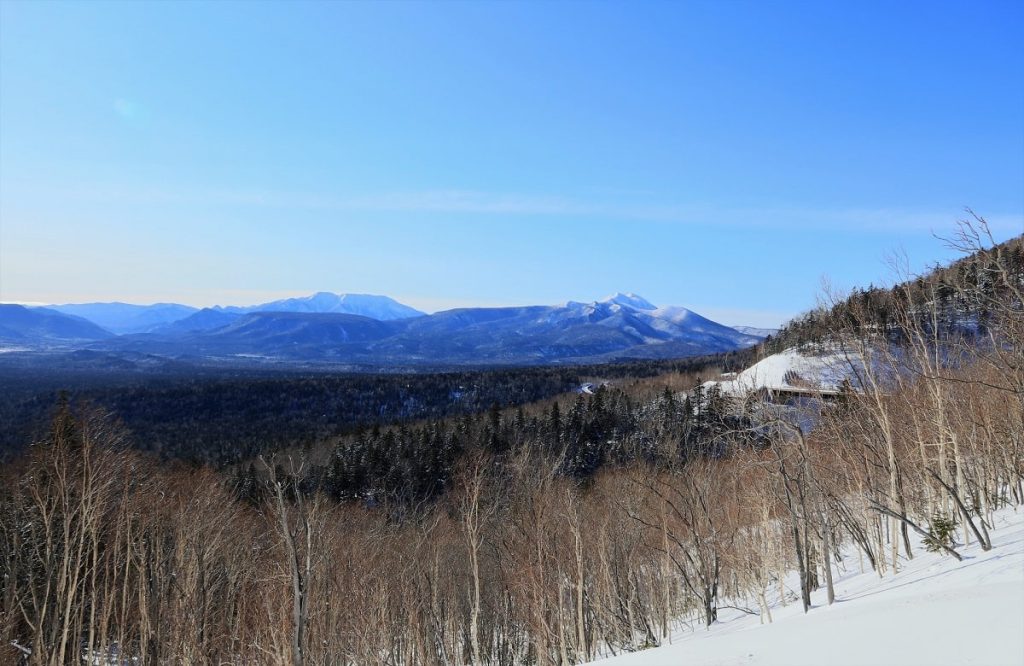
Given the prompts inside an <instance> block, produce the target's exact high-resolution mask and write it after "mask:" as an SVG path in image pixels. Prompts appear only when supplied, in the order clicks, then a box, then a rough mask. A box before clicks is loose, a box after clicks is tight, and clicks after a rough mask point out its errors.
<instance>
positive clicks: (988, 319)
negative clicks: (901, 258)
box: [765, 218, 1024, 353]
mask: <svg viewBox="0 0 1024 666" xmlns="http://www.w3.org/2000/svg"><path fill="white" fill-rule="evenodd" d="M947 244H948V245H950V246H951V247H953V248H954V249H957V250H960V251H962V252H963V253H964V254H967V255H969V256H965V257H964V258H962V259H960V260H958V261H955V262H953V263H952V264H951V265H949V266H936V267H934V268H933V269H932V270H931V271H929V272H928V274H927V275H924V276H911V275H907V274H902V275H899V276H897V277H899V278H901V281H900V282H899V283H898V284H896V285H895V286H893V287H888V288H886V287H875V286H870V287H867V288H857V289H853V290H852V291H851V293H849V294H847V295H843V296H841V297H837V296H835V295H831V300H830V302H826V303H825V304H823V305H821V306H819V307H817V308H815V309H813V310H810V311H808V312H806V313H804V314H802V315H800V316H798V317H795V318H794V319H792V320H791V321H789V322H788V323H787V324H786V325H785V326H783V327H782V328H781V329H780V330H779V332H778V333H777V334H776V335H774V336H772V338H771V339H770V340H769V341H768V342H767V344H766V345H765V350H766V352H768V353H777V352H779V351H782V350H783V349H788V348H790V347H797V346H802V345H814V344H820V343H822V342H826V341H828V340H831V339H832V337H833V333H834V332H835V331H836V330H837V329H840V328H843V329H849V328H850V327H852V326H860V327H862V328H865V329H871V330H873V331H875V332H876V333H883V332H884V334H885V337H886V338H887V339H888V340H889V342H891V343H893V344H906V343H907V342H908V340H907V338H906V327H905V322H903V321H901V320H900V317H904V318H906V317H908V316H909V317H911V318H913V319H915V326H917V327H920V328H923V329H927V330H931V329H935V330H934V333H936V334H939V335H942V336H943V337H945V338H950V337H966V338H970V339H972V340H974V341H979V340H981V341H983V340H984V338H985V337H986V336H987V335H988V330H989V327H990V326H991V325H992V323H993V321H995V320H994V317H997V316H998V314H999V313H1001V312H1002V311H1003V304H1004V303H1005V302H1007V301H1009V302H1012V301H1013V299H1014V297H1015V294H1014V289H1015V288H1017V287H1019V285H1021V284H1022V283H1024V246H1022V244H1021V242H1020V238H1019V237H1018V238H1015V239H1011V240H1009V241H1006V242H1004V243H1000V244H997V243H995V242H993V241H992V239H991V237H990V236H989V234H988V231H987V226H986V225H985V224H984V220H980V219H978V218H975V219H974V222H973V223H972V224H969V225H964V226H961V228H960V231H959V233H958V235H957V236H955V237H954V238H951V239H949V240H947ZM963 285H972V288H971V289H964V288H963ZM1004 323H1005V322H1004Z"/></svg>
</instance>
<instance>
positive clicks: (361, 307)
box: [224, 291, 424, 321]
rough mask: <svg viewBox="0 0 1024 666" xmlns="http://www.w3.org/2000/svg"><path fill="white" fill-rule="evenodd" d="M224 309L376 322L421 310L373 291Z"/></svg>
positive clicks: (323, 294) (326, 293) (321, 294)
mask: <svg viewBox="0 0 1024 666" xmlns="http://www.w3.org/2000/svg"><path fill="white" fill-rule="evenodd" d="M224 309H225V310H229V311H234V312H306V313H321V314H327V313H333V314H351V315H359V316H361V317H369V318H370V319H376V320H378V321H391V320H393V319H406V318H408V317H419V316H421V315H423V314H424V313H422V312H420V311H419V310H416V309H415V308H411V307H409V306H408V305H403V304H402V303H399V302H398V301H396V300H395V299H393V298H389V297H387V296H375V295H373V294H334V293H331V292H329V291H318V292H317V293H315V294H313V295H311V296H304V297H301V298H286V299H283V300H279V301H271V302H269V303H263V304H261V305H253V306H249V307H228V308H224Z"/></svg>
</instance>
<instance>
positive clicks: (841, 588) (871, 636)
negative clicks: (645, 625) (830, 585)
mask: <svg viewBox="0 0 1024 666" xmlns="http://www.w3.org/2000/svg"><path fill="white" fill-rule="evenodd" d="M992 537H993V546H994V547H993V548H992V550H990V551H989V552H987V553H986V552H983V551H982V550H981V548H980V547H979V546H978V545H977V544H972V545H970V546H966V547H961V548H959V549H958V550H959V552H960V553H961V554H962V555H963V562H957V561H956V560H954V559H953V558H952V557H949V556H945V557H943V556H940V555H938V554H935V553H929V552H927V551H925V550H924V549H923V548H921V547H920V546H918V547H917V548H916V549H915V550H914V555H915V556H914V559H913V560H912V561H909V562H908V561H901V564H902V569H901V570H900V571H899V573H897V574H895V575H893V574H891V573H890V574H887V575H886V577H885V578H884V579H880V578H879V576H878V574H876V573H874V572H873V571H871V570H870V569H869V570H868V572H867V573H863V574H862V573H860V569H859V566H858V561H857V560H858V558H857V557H856V555H854V554H852V553H851V554H850V556H849V557H846V558H845V563H846V567H847V569H848V570H847V571H846V572H845V573H844V572H839V573H840V578H838V579H837V580H836V583H835V587H836V603H835V604H834V605H832V606H826V605H825V601H826V599H825V590H824V588H822V589H820V590H818V591H816V592H815V593H814V595H813V603H814V604H815V606H814V608H812V609H811V611H810V613H808V614H807V615H804V613H803V611H802V608H801V605H800V603H799V601H798V600H797V601H794V602H793V603H790V604H788V605H787V606H785V607H774V608H772V616H773V619H774V620H775V621H774V623H772V624H764V625H762V624H760V621H759V619H758V617H757V616H752V615H747V614H745V613H742V612H740V611H736V610H731V609H729V610H720V611H719V618H720V621H719V623H718V624H716V625H714V626H713V627H711V629H708V630H706V629H704V628H703V627H701V626H695V627H694V628H693V630H688V629H681V630H680V631H679V632H677V634H676V635H675V636H674V637H673V643H672V644H671V645H663V646H662V647H658V648H652V649H650V650H645V651H641V652H633V653H630V654H625V655H620V656H618V657H612V658H609V659H604V660H602V661H599V662H594V663H598V664H602V666H704V665H720V666H726V665H728V666H738V665H747V664H753V665H756V666H768V665H772V666H774V665H778V666H804V665H806V666H811V665H813V666H819V665H830V666H832V665H851V666H852V665H854V664H856V665H861V664H864V665H867V664H872V665H875V664H878V665H881V664H893V665H894V666H915V665H918V664H920V665H925V664H927V665H929V666H938V665H942V664H978V665H979V666H980V665H985V666H989V665H992V666H996V665H1002V664H1008V665H1009V664H1013V665H1016V666H1021V665H1022V664H1024V509H1021V510H1019V511H1018V512H1014V511H1013V510H1012V509H1003V510H1000V511H999V512H997V513H996V529H995V530H994V531H993V532H992ZM795 582H796V581H795V580H793V581H791V583H792V584H793V588H795V587H796V585H795ZM793 588H790V589H793ZM775 596H776V604H777V603H778V601H777V597H778V595H777V594H776V595H775ZM726 603H731V602H726ZM736 605H741V604H736ZM751 605H752V606H753V607H754V608H756V604H751Z"/></svg>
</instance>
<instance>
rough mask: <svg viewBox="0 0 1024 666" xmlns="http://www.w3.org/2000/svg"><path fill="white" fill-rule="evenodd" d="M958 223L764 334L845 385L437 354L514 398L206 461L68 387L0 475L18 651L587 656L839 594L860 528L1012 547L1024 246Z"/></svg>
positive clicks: (256, 388)
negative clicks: (903, 276) (706, 387)
mask: <svg viewBox="0 0 1024 666" xmlns="http://www.w3.org/2000/svg"><path fill="white" fill-rule="evenodd" d="M955 240H956V242H958V243H959V247H960V248H961V249H962V250H963V251H964V258H963V260H961V261H960V262H958V263H957V264H954V265H953V266H952V267H950V268H949V269H948V270H939V271H934V272H932V273H930V274H928V275H925V276H922V277H921V278H920V279H919V280H918V279H916V278H915V279H914V280H911V281H904V282H901V283H900V284H898V285H897V286H896V287H894V288H892V289H890V290H886V291H885V292H884V293H883V292H881V291H877V290H868V291H865V292H857V293H855V294H854V295H853V296H851V297H849V298H844V299H837V300H836V302H835V303H833V304H831V305H830V306H829V307H828V308H823V309H822V310H821V311H820V312H818V313H816V314H813V315H811V316H809V317H808V318H805V320H801V321H810V320H813V322H814V324H813V326H812V325H810V324H807V325H805V324H804V323H800V322H797V323H794V324H793V325H791V326H789V327H787V329H785V330H784V331H783V332H782V333H781V334H780V336H779V340H778V341H769V342H768V343H767V345H766V348H765V349H762V350H760V351H759V352H754V353H766V352H767V351H768V350H771V349H772V348H773V345H782V344H786V345H791V344H796V343H799V344H802V345H803V346H804V347H805V348H807V350H808V352H810V351H811V349H812V348H813V347H815V346H818V347H829V348H832V349H842V350H844V351H845V352H846V353H847V355H848V357H849V358H851V359H854V358H855V359H859V362H858V363H856V364H854V367H853V368H852V369H853V370H854V371H855V372H856V373H857V374H858V381H857V383H856V387H853V388H851V389H850V390H848V391H845V392H844V393H843V394H842V395H841V396H840V398H839V399H838V400H835V401H833V402H830V403H828V404H827V405H823V404H822V403H821V402H820V401H814V400H811V401H809V402H808V403H807V404H790V405H785V406H784V407H785V409H781V408H780V406H779V405H773V404H771V403H769V402H767V401H765V400H764V399H761V398H759V397H757V396H754V397H751V398H749V399H746V400H736V399H727V398H725V397H723V396H721V395H719V394H717V393H715V392H714V391H710V392H704V391H702V390H697V389H696V387H697V386H698V384H699V380H700V379H704V378H707V377H706V376H703V375H705V373H707V372H708V371H709V370H710V367H708V366H696V365H695V366H689V367H687V366H676V367H670V368H655V367H653V366H643V367H650V368H651V369H652V370H653V372H651V373H649V376H637V375H643V374H645V373H644V371H641V372H636V373H635V374H632V373H634V372H635V371H634V370H629V371H626V370H625V369H624V370H623V374H622V375H621V376H619V377H618V378H617V379H613V381H612V383H611V385H610V386H605V387H603V388H601V387H600V386H598V387H596V390H595V391H594V392H593V394H588V395H575V394H574V395H564V394H563V393H562V392H563V391H564V389H565V386H566V383H567V384H575V383H577V382H579V381H582V380H585V379H588V378H597V379H601V378H604V379H608V378H612V375H613V371H611V370H609V369H608V368H601V369H586V370H584V369H577V370H557V371H550V370H545V371H540V370H538V371H528V372H526V374H527V377H528V376H530V373H532V372H536V373H537V375H536V378H535V379H532V380H531V379H528V378H525V377H521V376H519V375H517V374H516V373H517V372H519V371H504V370H497V371H493V374H487V373H484V374H482V375H476V374H470V375H468V376H451V377H447V378H446V377H444V376H424V377H421V378H420V380H421V381H422V382H424V383H423V386H424V387H426V386H429V387H431V389H432V390H433V391H434V394H435V395H444V396H446V398H445V399H449V398H450V397H451V392H452V391H453V390H455V389H454V387H456V386H460V387H464V388H465V387H467V386H480V385H481V382H482V381H483V380H482V379H481V378H482V377H485V376H486V377H488V378H490V379H491V380H493V381H494V384H493V388H491V389H488V390H490V391H493V393H490V394H486V395H484V394H482V395H481V396H480V397H479V399H474V400H475V402H474V403H473V408H472V409H466V410H465V411H461V410H460V411H457V412H456V413H452V412H451V411H450V408H445V407H441V408H439V411H438V412H437V413H431V412H430V411H429V410H425V411H421V412H415V411H410V412H408V413H402V412H400V411H399V412H390V413H385V414H380V413H371V414H364V415H363V416H366V418H365V419H364V418H362V417H360V418H352V419H349V420H345V421H344V423H345V426H344V427H343V428H334V427H333V426H331V427H326V426H322V425H321V426H316V427H311V429H310V430H309V431H308V435H309V436H308V439H303V438H296V439H295V440H294V441H292V442H288V441H287V440H286V438H284V437H282V438H281V439H280V440H278V439H275V440H273V442H274V445H273V446H271V445H269V442H270V440H267V442H268V443H267V444H266V445H257V446H254V448H252V449H244V448H241V449H238V450H236V451H234V452H233V455H236V456H245V455H247V454H251V456H252V457H250V458H248V459H244V458H240V459H237V460H236V461H232V462H230V464H228V463H227V461H225V460H221V459H218V458H217V456H213V457H212V458H207V457H206V455H207V454H204V455H201V456H195V455H192V454H186V455H185V457H186V458H189V457H191V458H193V459H199V460H210V459H212V460H216V461H217V462H219V463H224V468H223V469H212V468H211V467H209V466H202V465H195V464H187V463H185V462H174V463H169V462H167V461H161V460H160V459H159V458H158V457H157V456H155V455H152V453H149V452H147V451H145V449H147V448H150V449H154V450H158V451H160V452H161V453H166V451H164V450H162V449H160V447H147V446H146V444H144V443H141V444H140V442H138V441H137V438H139V437H140V433H143V432H145V430H144V429H142V428H140V427H139V426H138V425H136V424H133V422H132V419H131V416H130V413H131V412H130V410H126V409H125V407H124V405H130V404H136V403H133V402H132V400H130V399H126V402H124V403H117V402H116V401H115V402H113V403H109V402H107V403H105V402H104V401H103V400H98V399H97V400H92V403H93V405H94V406H92V407H89V406H85V405H84V403H80V402H76V400H75V399H71V400H65V401H60V402H58V403H57V406H56V407H55V408H54V407H51V408H50V410H51V413H52V416H51V419H50V421H49V426H48V428H46V429H45V430H44V431H42V432H41V433H40V436H39V438H38V440H37V441H36V444H35V445H34V446H32V447H30V448H29V449H28V450H27V451H23V452H22V453H20V454H19V455H18V456H16V457H15V458H14V459H13V460H12V461H11V462H9V463H7V464H6V465H4V466H3V468H2V471H0V474H2V483H0V558H2V559H0V567H2V569H3V576H2V577H0V639H2V640H0V643H2V644H0V661H6V662H16V661H17V660H19V659H20V660H23V661H25V662H28V663H31V664H54V665H57V664H65V663H70V662H75V661H78V658H79V656H83V657H85V658H86V659H87V660H89V661H90V662H92V663H125V662H128V661H134V660H138V661H139V662H142V663H151V664H176V663H211V664H214V663H238V664H265V663H272V664H293V665H306V664H325V665H326V664H366V663H375V664H395V665H397V664H431V665H434V664H436V665H438V666H442V665H443V666H450V665H453V664H484V663H494V664H503V665H509V666H511V665H512V664H537V665H538V666H550V665H554V664H565V665H567V664H573V663H579V662H583V661H587V660H590V659H593V658H595V657H597V656H600V655H610V654H616V653H619V652H622V651H628V650H635V649H640V648H643V647H649V646H653V645H657V644H659V643H661V642H662V641H664V640H666V638H667V637H668V636H669V635H670V633H671V632H672V631H673V630H674V629H676V628H680V627H684V626H691V627H692V626H701V625H711V624H713V623H715V622H716V621H717V614H718V610H719V608H721V607H723V606H724V605H737V604H749V605H750V608H749V610H750V612H751V613H754V614H759V615H760V616H761V617H762V619H763V620H764V621H765V622H770V621H771V604H770V603H769V602H768V598H769V597H772V596H780V597H781V600H780V603H796V604H800V605H801V606H802V608H803V610H804V611H805V612H819V611H818V610H816V609H812V608H811V605H810V592H811V590H813V589H816V588H818V587H824V588H826V589H828V591H829V599H830V600H831V599H832V597H833V596H834V595H833V594H832V592H833V582H832V581H833V575H834V571H835V570H836V568H837V567H838V566H839V565H840V562H839V561H838V558H839V553H841V552H844V548H845V549H846V550H845V552H856V553H857V554H858V559H859V566H862V567H864V568H866V569H873V570H875V571H877V572H878V574H879V575H882V576H884V575H889V574H890V573H891V572H893V571H897V570H899V568H900V567H901V566H902V563H903V562H905V561H906V559H908V558H912V557H913V556H914V551H913V549H912V548H911V542H910V539H909V538H908V535H909V532H910V531H915V532H919V533H920V534H921V535H923V536H924V537H925V543H926V544H927V546H928V547H929V548H932V549H935V550H937V551H941V552H943V553H946V554H947V555H948V556H949V557H951V558H957V559H959V558H960V557H961V554H960V552H959V549H960V548H961V546H962V545H963V544H964V543H967V542H977V543H979V544H980V545H981V547H982V548H985V549H988V548H991V544H992V541H991V536H990V534H989V533H990V530H991V529H993V526H994V523H993V522H992V520H991V516H992V512H993V511H995V510H996V509H997V508H999V507H1002V506H1005V505H1015V506H1019V505H1022V504H1024V262H1022V261H1021V257H1022V256H1024V254H1022V251H1021V250H1022V245H1024V239H1022V238H1020V237H1018V238H1015V239H1013V240H1012V241H1010V242H1008V243H1005V244H1003V245H995V244H994V243H991V239H990V238H989V237H988V236H987V235H986V234H985V225H984V223H983V221H976V222H974V223H965V225H964V226H963V227H962V229H961V234H960V236H958V237H957V239H955ZM864 294H871V295H870V296H865V295H864ZM878 303H884V305H880V306H879V305H877V304H878ZM883 322H884V323H883ZM812 329H813V330H812ZM705 362H707V360H705ZM665 371H671V372H665ZM503 373H504V374H503ZM560 373H569V374H566V375H563V374H560ZM573 373H577V374H573ZM499 378H500V379H501V380H502V381H510V382H513V384H514V385H512V386H504V388H499V384H500V382H499ZM275 381H278V380H275ZM288 381H297V382H299V384H298V385H295V386H293V385H291V384H289V383H288V382H283V383H282V382H280V381H278V383H276V384H274V383H273V382H271V383H268V384H267V387H266V389H265V390H266V393H265V394H264V393H261V390H262V389H261V388H260V386H261V385H260V382H259V381H253V382H252V383H249V380H246V381H243V382H240V384H239V386H238V387H237V388H235V389H232V391H234V392H231V391H228V392H226V393H225V394H224V395H226V396H230V397H231V399H232V400H241V401H243V402H244V400H245V399H246V398H247V397H248V396H249V395H250V393H251V395H252V396H254V397H255V401H256V403H257V406H254V407H253V408H252V409H251V410H250V411H245V409H249V408H248V407H246V408H244V409H243V407H240V406H239V407H231V408H230V409H235V410H238V413H239V414H248V415H249V418H252V419H255V420H257V422H258V423H262V424H265V425H266V424H269V422H268V421H265V420H260V419H261V418H262V416H261V414H260V412H261V410H265V409H267V408H268V407H267V405H269V404H273V405H276V406H280V404H282V403H280V402H275V401H278V400H282V399H283V400H286V401H287V400H290V399H291V398H290V397H289V396H288V395H287V394H286V396H285V397H284V398H281V397H275V396H278V393H279V392H281V391H283V390H285V388H287V389H288V391H291V390H292V389H293V388H294V389H295V390H296V391H297V393H298V394H300V395H301V391H299V390H298V388H297V386H299V385H301V382H314V383H315V382H318V381H327V380H326V379H324V380H321V379H309V378H305V379H297V380H288ZM338 381H342V380H338ZM344 381H349V380H347V379H346V380H344ZM353 381H355V380H353ZM358 381H362V382H365V384H359V385H358V386H360V387H361V388H359V389H358V390H356V389H353V390H354V391H355V393H353V395H352V396H351V397H350V398H348V399H349V400H353V401H354V402H355V403H356V404H365V405H368V406H369V408H371V409H372V407H373V405H374V400H375V398H374V397H373V396H375V395H376V396H378V398H377V399H379V398H381V397H383V398H386V399H389V400H392V399H393V400H395V401H396V402H394V403H388V404H393V405H402V404H405V403H404V402H402V401H403V400H406V399H407V398H408V395H409V394H404V397H403V394H402V389H403V388H407V387H406V386H405V385H403V384H402V382H403V381H405V382H415V381H417V380H415V379H410V378H405V377H401V378H396V377H392V378H380V377H373V378H369V377H366V378H362V379H360V380H358ZM377 381H382V383H383V386H384V387H389V386H390V387H391V388H383V389H380V388H374V382H377ZM391 381H394V382H395V383H394V384H389V382H391ZM474 382H475V383H474ZM562 382H565V383H562ZM324 386H333V388H332V389H330V391H327V390H325V389H322V388H321V389H316V390H319V391H322V392H331V391H340V392H342V395H344V393H343V391H342V389H341V388H339V387H340V386H344V384H339V385H331V384H329V382H328V383H327V384H324ZM522 386H527V387H530V388H528V389H523V388H521V387H522ZM244 387H248V388H244ZM160 390H165V389H160ZM166 390H168V391H169V392H170V393H169V395H172V396H174V398H173V400H169V402H175V401H180V400H186V399H187V396H190V395H192V392H198V394H199V395H202V396H206V397H202V398H199V399H197V401H196V402H194V403H188V402H186V403H185V404H186V405H187V406H186V407H184V408H183V409H184V411H183V412H182V414H184V416H185V419H186V422H185V423H183V424H182V428H183V432H186V433H189V434H188V435H185V436H182V441H185V440H187V439H188V437H196V436H198V435H197V434H196V433H197V429H198V426H196V427H195V428H193V426H191V425H190V424H191V423H193V422H195V421H198V417H196V416H195V414H197V413H198V414H201V413H202V412H201V411H200V412H196V410H197V409H200V408H201V407H202V405H212V404H217V403H216V402H215V400H218V399H221V398H216V399H215V398H213V397H210V396H211V395H216V394H217V391H220V390H222V389H216V390H214V389H210V390H211V391H212V393H211V394H205V393H203V390H202V387H177V388H174V387H171V388H169V389H166ZM459 390H463V389H459ZM175 391H186V393H175ZM275 391H276V392H278V393H275ZM376 391H380V393H377V392H376ZM389 391H393V392H394V393H389ZM503 391H504V393H503ZM547 391H550V392H547ZM115 393H117V394H118V395H125V393H124V391H123V389H119V390H118V391H116V392H115ZM142 394H143V395H146V396H151V395H152V394H149V393H146V392H145V391H143V392H142ZM102 395H103V393H102V390H99V391H98V392H96V393H91V394H89V396H88V397H91V398H96V397H97V396H102ZM499 396H500V397H499ZM147 399H151V398H147ZM339 400H341V399H340V398H339ZM143 402H144V401H141V400H140V401H139V403H138V404H142V403H143ZM117 404H121V405H122V406H121V407H119V408H115V406H116V405H117ZM149 404H152V403H149ZM332 404H335V405H337V404H339V403H337V402H336V403H332ZM428 404H430V403H428ZM96 405H99V407H97V406H96ZM803 407H807V408H808V410H807V411H804V410H803V409H802V408H803ZM275 408H276V407H275ZM304 409H307V410H308V407H307V408H304ZM396 409H397V407H396ZM446 409H447V410H448V411H445V410H446ZM111 410H113V414H112V413H111ZM299 411H301V410H299ZM296 414H298V412H296ZM388 414H390V415H391V417H398V422H387V423H386V422H385V421H386V420H387V418H386V417H387V416H388ZM117 416H120V417H122V418H123V422H122V421H119V420H118V418H117ZM161 418H163V417H161ZM179 418H180V417H179ZM296 418H298V416H296ZM346 418H347V417H346ZM243 419H244V417H243ZM153 420H154V421H156V420H157V419H153ZM170 421H171V419H169V420H168V421H164V423H169V422H170ZM332 423H333V422H332ZM125 424H127V426H128V428H130V430H129V429H128V428H126V427H125ZM266 427H269V428H271V429H274V428H276V427H277V426H275V425H272V424H270V425H266ZM349 428H350V429H349ZM248 432H258V428H257V429H254V430H252V431H248ZM276 432H283V430H278V431H276ZM154 441H156V440H154ZM236 441H240V440H236ZM217 446H219V444H218V442H217V440H216V439H214V438H213V435H212V434H211V435H210V438H209V439H208V440H206V443H204V444H203V445H202V446H199V447H197V449H196V450H204V451H207V450H209V449H210V447H214V448H216V447H217ZM139 449H142V451H140V450H139ZM181 450H182V451H189V449H188V447H187V446H186V447H185V448H183V449H181ZM172 451H177V449H172ZM842 564H843V566H847V567H855V566H858V563H855V562H843V563H842ZM791 571H794V572H796V573H797V574H798V576H799V581H800V582H799V589H797V590H795V591H794V592H795V594H794V595H793V596H788V595H787V594H786V591H785V589H784V588H782V586H781V585H780V581H781V580H782V579H783V578H784V577H785V576H786V574H787V572H791ZM959 640H965V641H970V640H971V637H969V636H965V637H961V638H960V639H959Z"/></svg>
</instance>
